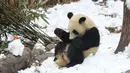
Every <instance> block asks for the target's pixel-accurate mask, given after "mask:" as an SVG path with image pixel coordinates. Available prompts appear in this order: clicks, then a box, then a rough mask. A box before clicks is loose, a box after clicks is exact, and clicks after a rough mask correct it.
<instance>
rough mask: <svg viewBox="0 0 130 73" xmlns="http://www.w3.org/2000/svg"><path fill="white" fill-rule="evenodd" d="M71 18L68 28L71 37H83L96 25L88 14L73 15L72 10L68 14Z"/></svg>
mask: <svg viewBox="0 0 130 73" xmlns="http://www.w3.org/2000/svg"><path fill="white" fill-rule="evenodd" d="M67 16H68V18H69V25H68V30H69V32H70V36H69V39H74V38H75V37H81V36H82V35H84V33H85V32H86V31H87V30H89V29H91V28H93V27H95V23H94V22H93V21H92V20H91V19H90V18H89V17H87V16H86V15H83V14H76V15H73V13H72V12H69V13H68V14H67Z"/></svg>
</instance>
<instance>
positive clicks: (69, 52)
mask: <svg viewBox="0 0 130 73" xmlns="http://www.w3.org/2000/svg"><path fill="white" fill-rule="evenodd" d="M67 17H68V18H69V24H68V30H69V32H66V31H64V30H62V29H60V28H56V29H55V31H54V33H55V34H56V36H58V37H59V38H60V39H61V40H62V45H61V42H60V43H58V44H57V45H56V47H55V59H54V61H55V62H56V64H57V65H59V66H60V67H64V66H66V67H72V66H74V65H76V64H81V63H82V62H83V60H84V58H86V57H88V55H89V54H90V53H92V54H93V55H95V54H96V52H97V50H98V47H99V43H100V35H99V30H98V29H97V27H96V25H95V23H94V22H93V21H92V20H91V19H90V18H89V17H88V16H86V15H83V14H76V15H74V14H73V13H72V12H69V13H68V14H67ZM63 44H64V46H63ZM57 50H58V51H57Z"/></svg>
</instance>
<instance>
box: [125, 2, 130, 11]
mask: <svg viewBox="0 0 130 73" xmlns="http://www.w3.org/2000/svg"><path fill="white" fill-rule="evenodd" d="M126 6H127V7H128V9H130V0H126Z"/></svg>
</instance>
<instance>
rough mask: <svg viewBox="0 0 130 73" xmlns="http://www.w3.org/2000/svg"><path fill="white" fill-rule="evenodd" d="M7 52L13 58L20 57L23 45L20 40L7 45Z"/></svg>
mask: <svg viewBox="0 0 130 73" xmlns="http://www.w3.org/2000/svg"><path fill="white" fill-rule="evenodd" d="M8 50H9V51H10V52H11V53H12V54H14V55H15V56H22V53H23V51H24V45H23V44H22V43H21V40H20V39H15V40H13V41H12V42H10V43H9V45H8Z"/></svg>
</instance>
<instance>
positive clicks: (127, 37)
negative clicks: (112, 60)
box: [115, 0, 130, 53]
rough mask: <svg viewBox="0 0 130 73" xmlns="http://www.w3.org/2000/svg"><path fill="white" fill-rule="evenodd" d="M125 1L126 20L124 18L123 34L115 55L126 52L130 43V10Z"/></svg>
mask: <svg viewBox="0 0 130 73" xmlns="http://www.w3.org/2000/svg"><path fill="white" fill-rule="evenodd" d="M125 2H126V0H125V1H124V18H123V26H122V33H121V38H120V42H119V45H118V47H117V49H116V51H115V53H118V52H122V51H124V50H125V47H126V46H128V44H129V43H130V10H129V9H128V8H127V6H126V4H125Z"/></svg>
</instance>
